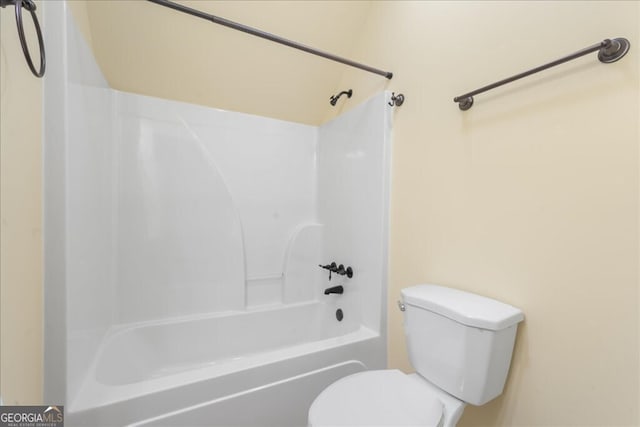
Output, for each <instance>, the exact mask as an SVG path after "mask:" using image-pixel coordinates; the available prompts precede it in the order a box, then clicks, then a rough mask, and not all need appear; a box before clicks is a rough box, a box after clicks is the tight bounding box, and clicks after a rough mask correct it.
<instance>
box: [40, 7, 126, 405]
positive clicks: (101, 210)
mask: <svg viewBox="0 0 640 427" xmlns="http://www.w3.org/2000/svg"><path fill="white" fill-rule="evenodd" d="M45 20H46V21H47V22H62V23H66V24H67V25H61V26H59V27H57V26H53V25H51V27H52V28H50V29H47V31H45V35H46V36H45V37H46V39H45V43H46V45H47V49H48V51H47V53H48V55H49V58H50V61H49V63H48V70H47V76H46V78H45V83H46V84H45V110H46V120H45V138H44V144H43V145H44V156H45V160H44V165H45V167H44V169H45V181H44V182H45V279H44V284H45V307H46V310H47V314H46V316H47V322H45V325H46V328H47V331H46V334H45V337H46V338H45V339H46V342H45V348H46V350H45V351H46V358H45V359H46V360H45V370H46V376H45V399H47V400H46V401H49V402H60V401H64V399H63V398H62V396H60V389H61V388H62V389H64V387H61V383H60V382H61V378H60V375H58V374H57V372H64V371H65V370H64V369H61V366H63V365H61V364H60V357H61V354H59V352H60V351H62V353H66V355H65V356H64V357H66V360H67V363H66V366H67V369H66V373H67V380H66V381H62V383H63V384H64V383H66V389H67V395H68V396H74V395H75V394H76V393H77V390H78V389H79V387H80V386H81V382H82V380H83V378H84V376H85V375H86V371H87V370H88V368H89V365H90V363H91V360H92V359H93V357H94V356H95V353H96V351H97V348H98V345H99V343H100V340H101V339H102V337H103V335H104V334H105V332H106V331H107V329H108V328H109V327H110V326H111V325H112V323H113V314H114V304H115V300H114V296H115V292H114V288H113V283H114V272H115V270H114V269H115V266H114V263H113V251H114V247H113V235H114V216H113V213H114V212H113V209H112V206H113V164H114V163H113V145H112V133H111V129H112V117H113V115H112V104H111V93H110V90H109V89H108V86H107V83H106V80H105V79H104V77H103V76H102V74H101V72H100V69H99V68H98V67H97V65H96V64H95V61H93V56H92V53H91V51H90V49H89V47H88V46H87V45H86V43H85V41H84V39H83V37H82V36H81V35H80V33H79V32H78V31H77V28H76V27H75V25H73V24H72V21H73V19H72V18H71V16H70V14H69V11H68V10H67V8H66V3H64V2H49V3H47V4H46V5H45ZM47 27H48V25H45V28H47ZM96 130H98V132H96ZM61 266H64V269H63V270H61V268H60V267H61ZM60 296H66V301H65V302H64V303H62V302H61V301H59V297H60ZM65 312H66V313H67V315H66V318H64V319H62V318H61V314H60V313H65ZM63 331H66V332H63ZM50 339H51V342H50ZM60 342H67V343H68V346H67V347H66V351H65V349H64V348H63V349H62V350H60V349H59V348H60V344H59V343H60Z"/></svg>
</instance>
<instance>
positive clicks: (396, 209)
mask: <svg viewBox="0 0 640 427" xmlns="http://www.w3.org/2000/svg"><path fill="white" fill-rule="evenodd" d="M638 8H639V3H638V2H608V1H607V2H592V1H584V2H578V1H574V2H375V4H374V7H373V9H372V13H371V15H370V16H369V21H368V23H367V25H366V26H365V28H364V31H363V32H362V34H361V35H360V41H359V43H358V44H357V45H356V48H355V51H354V53H353V55H354V56H357V57H359V58H361V59H362V60H364V61H369V62H375V63H382V64H387V67H389V68H391V69H392V71H393V72H394V73H395V77H394V79H393V81H392V82H391V83H390V85H389V88H390V89H392V90H395V91H400V92H403V93H404V94H405V95H406V97H407V100H406V103H405V105H403V106H402V107H400V108H398V109H397V110H396V112H395V126H394V152H393V155H394V160H393V170H394V172H393V187H392V226H391V245H392V248H391V273H390V275H391V286H390V292H389V313H390V314H389V328H390V330H389V332H390V341H389V360H390V365H391V366H392V367H400V368H402V369H405V370H410V369H411V367H410V365H409V363H408V361H407V357H406V352H405V348H404V336H403V332H402V323H401V322H402V321H401V316H400V313H399V312H398V310H397V309H396V305H395V300H396V299H397V298H398V296H399V292H400V289H401V288H403V287H406V286H409V285H412V284H416V283H422V282H434V283H440V284H444V285H451V286H455V287H459V288H463V289H466V290H469V291H473V292H477V293H480V294H483V295H487V296H491V297H494V298H497V299H499V300H502V301H505V302H508V303H511V304H513V305H515V306H518V307H521V308H522V309H523V310H524V312H525V314H526V321H525V323H524V324H523V325H522V327H521V330H520V331H519V334H518V339H517V345H516V349H515V355H514V362H513V365H512V370H511V374H510V378H509V381H508V384H507V388H506V390H505V393H504V395H503V396H502V397H500V398H498V399H497V400H495V401H493V402H491V403H490V404H488V405H486V406H485V407H482V408H468V409H467V410H466V411H465V414H464V416H463V419H462V421H461V425H486V426H497V425H505V426H507V425H508V426H511V425H599V426H600V425H638V424H640V419H639V418H638V397H639V393H638V374H639V372H638V343H639V340H638V325H639V321H638V314H639V313H638V310H639V304H638V169H639V167H638V165H639V162H638V144H639V142H640V134H639V130H638V115H639V114H640V112H639V97H640V87H639V83H638V72H639V66H638V63H639V59H638V58H639V55H638V47H639V46H640V37H639V35H640V34H639V30H638V29H639V28H640V19H639V12H638ZM616 36H625V37H627V38H628V39H630V41H631V43H632V48H631V52H630V54H629V55H628V56H627V57H625V58H624V59H623V60H621V61H620V62H618V63H616V64H612V65H603V64H600V63H599V62H598V61H597V59H596V56H595V54H594V55H590V56H589V57H586V58H582V59H580V60H576V61H574V62H572V63H569V64H565V65H563V66H561V67H558V68H556V69H553V70H549V71H547V72H545V73H542V74H539V75H537V76H535V77H531V78H529V79H527V80H526V81H521V82H519V83H514V84H511V85H510V86H507V87H505V88H502V89H497V90H494V91H492V92H489V93H487V94H484V95H478V96H477V97H476V104H475V106H474V107H473V108H472V109H471V110H469V111H467V112H461V111H459V110H458V108H457V106H456V104H454V103H453V102H452V98H453V97H454V96H456V95H460V94H461V93H464V92H465V91H468V90H472V89H475V88H477V87H480V86H483V85H484V84H487V83H491V82H493V81H496V80H499V79H501V78H503V77H507V76H509V75H512V74H515V73H518V72H520V71H524V70H526V69H528V68H532V67H533V66H537V65H540V64H543V63H545V62H548V61H550V60H552V59H555V58H558V57H560V56H563V55H565V54H568V53H571V52H573V51H576V50H579V49H581V48H583V47H586V46H588V45H590V44H593V43H596V42H598V41H600V40H602V39H603V38H606V37H616ZM343 85H345V86H352V87H353V88H354V91H355V93H356V99H354V100H352V101H351V102H350V103H349V105H356V104H357V103H358V102H360V101H361V100H362V99H364V98H366V97H368V96H369V95H370V94H371V93H373V92H374V91H375V90H377V89H378V87H379V85H380V83H379V79H377V78H376V77H369V76H362V75H361V74H359V73H354V72H352V71H347V72H346V73H345V75H344V77H343Z"/></svg>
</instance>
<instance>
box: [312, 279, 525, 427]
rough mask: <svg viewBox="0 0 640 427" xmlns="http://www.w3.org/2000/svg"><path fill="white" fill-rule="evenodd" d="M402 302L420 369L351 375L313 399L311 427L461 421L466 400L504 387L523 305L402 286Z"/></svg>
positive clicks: (483, 398) (476, 400)
mask: <svg viewBox="0 0 640 427" xmlns="http://www.w3.org/2000/svg"><path fill="white" fill-rule="evenodd" d="M399 304H400V309H401V310H402V311H404V329H405V333H406V338H407V347H408V351H409V359H410V360H411V363H412V364H413V367H414V368H415V370H416V372H417V373H416V374H410V375H407V374H404V373H402V372H400V371H398V370H389V369H388V370H381V371H365V372H360V373H357V374H354V375H350V376H347V377H344V378H342V379H340V380H338V381H336V382H335V383H333V384H331V385H330V386H329V387H327V388H326V389H325V390H324V391H323V392H322V393H320V395H319V396H318V397H317V398H316V399H315V400H314V402H313V404H312V405H311V408H310V409H309V425H310V426H312V427H324V426H433V427H435V426H443V427H444V426H455V425H456V424H457V422H458V420H459V419H460V416H461V415H462V411H463V410H464V407H465V405H466V404H467V403H470V404H472V405H484V404H485V403H487V402H489V401H490V400H491V399H493V398H495V397H497V396H499V395H500V394H501V393H502V389H503V388H504V383H505V380H506V378H507V373H508V372H509V365H510V364H511V353H512V352H513V344H514V342H515V337H516V330H517V327H518V323H519V322H521V321H522V320H523V319H524V315H523V314H522V311H520V310H519V309H517V308H515V307H512V306H510V305H507V304H503V303H501V302H498V301H495V300H492V299H490V298H485V297H481V296H479V295H475V294H471V293H468V292H463V291H460V290H456V289H451V288H446V287H442V286H436V285H418V286H413V287H410V288H406V289H403V290H402V302H401V303H399Z"/></svg>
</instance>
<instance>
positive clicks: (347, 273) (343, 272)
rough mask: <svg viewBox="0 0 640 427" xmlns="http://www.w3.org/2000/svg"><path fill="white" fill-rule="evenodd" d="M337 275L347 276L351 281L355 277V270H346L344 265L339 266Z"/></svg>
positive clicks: (348, 268) (349, 268)
mask: <svg viewBox="0 0 640 427" xmlns="http://www.w3.org/2000/svg"><path fill="white" fill-rule="evenodd" d="M336 274H339V275H341V276H347V277H348V278H349V279H351V278H352V277H353V269H352V268H351V267H347V268H346V269H345V268H344V265H342V264H340V265H339V266H338V271H336Z"/></svg>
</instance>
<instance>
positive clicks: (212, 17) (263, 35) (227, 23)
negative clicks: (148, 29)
mask: <svg viewBox="0 0 640 427" xmlns="http://www.w3.org/2000/svg"><path fill="white" fill-rule="evenodd" d="M148 1H150V2H152V3H155V4H159V5H161V6H165V7H168V8H170V9H174V10H177V11H179V12H183V13H186V14H189V15H193V16H196V17H198V18H202V19H206V20H207V21H211V22H213V23H214V24H219V25H223V26H225V27H229V28H233V29H234V30H238V31H242V32H244V33H247V34H251V35H252V36H256V37H260V38H263V39H267V40H271V41H272V42H276V43H280V44H283V45H285V46H289V47H292V48H294V49H298V50H301V51H303V52H307V53H311V54H313V55H317V56H321V57H323V58H326V59H330V60H332V61H335V62H340V63H341V64H345V65H349V66H351V67H355V68H359V69H361V70H364V71H368V72H370V73H374V74H378V75H381V76H384V77H386V78H387V79H391V78H392V77H393V73H391V72H389V71H383V70H379V69H377V68H373V67H369V66H368V65H364V64H360V63H358V62H354V61H352V60H350V59H345V58H342V57H339V56H336V55H333V54H331V53H327V52H323V51H321V50H318V49H314V48H312V47H309V46H305V45H303V44H300V43H296V42H294V41H291V40H288V39H285V38H283V37H279V36H276V35H274V34H271V33H267V32H265V31H262V30H258V29H256V28H253V27H249V26H246V25H242V24H239V23H237V22H233V21H230V20H228V19H224V18H220V17H219V16H215V15H211V14H208V13H205V12H202V11H199V10H197V9H192V8H190V7H187V6H183V5H181V4H178V3H174V2H172V1H169V0H148Z"/></svg>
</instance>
